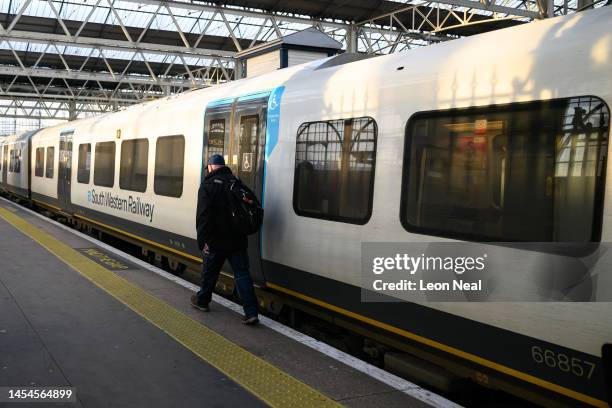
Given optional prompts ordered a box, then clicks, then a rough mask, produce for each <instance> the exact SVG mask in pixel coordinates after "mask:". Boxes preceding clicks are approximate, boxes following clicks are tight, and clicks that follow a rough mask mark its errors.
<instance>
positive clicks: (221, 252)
mask: <svg viewBox="0 0 612 408" xmlns="http://www.w3.org/2000/svg"><path fill="white" fill-rule="evenodd" d="M207 169H208V174H207V175H206V177H205V178H204V182H203V183H202V184H201V185H200V189H199V191H198V208H197V218H196V227H197V231H198V246H199V248H200V249H201V250H202V252H203V254H204V266H203V270H202V287H201V289H200V291H199V292H198V293H197V295H193V296H192V297H191V304H192V305H193V307H195V308H197V309H200V310H202V311H205V312H208V311H209V310H210V309H209V304H210V301H211V299H212V293H213V289H214V288H215V285H216V284H217V280H218V279H219V273H220V272H221V268H222V267H223V263H224V262H225V260H228V261H229V263H230V265H231V266H232V269H233V271H234V282H235V284H236V289H237V290H238V295H239V296H240V299H241V300H242V306H243V308H244V318H243V319H242V322H243V323H244V324H247V325H255V324H257V323H259V319H258V317H257V298H256V296H255V290H254V289H253V281H252V279H251V274H250V272H249V257H248V255H247V252H246V249H247V242H248V241H247V236H246V235H244V234H242V233H239V232H236V231H234V230H233V229H232V228H231V218H230V217H231V216H232V215H231V212H230V208H229V206H230V203H229V199H228V194H227V192H226V188H227V185H228V183H229V182H231V181H232V180H233V179H234V175H233V174H232V170H231V169H230V168H229V167H227V166H226V165H225V160H224V159H223V156H220V155H218V154H215V155H212V156H211V157H210V159H209V160H208V164H207Z"/></svg>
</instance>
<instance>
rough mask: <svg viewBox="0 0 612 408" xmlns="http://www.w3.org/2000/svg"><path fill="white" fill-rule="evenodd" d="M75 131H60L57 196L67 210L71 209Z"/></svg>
mask: <svg viewBox="0 0 612 408" xmlns="http://www.w3.org/2000/svg"><path fill="white" fill-rule="evenodd" d="M73 135H74V131H65V132H62V133H60V144H59V168H58V173H57V198H58V200H59V202H60V205H61V207H62V208H63V209H65V210H71V208H70V207H71V199H70V191H71V177H72V136H73Z"/></svg>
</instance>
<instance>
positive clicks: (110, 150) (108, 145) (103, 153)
mask: <svg viewBox="0 0 612 408" xmlns="http://www.w3.org/2000/svg"><path fill="white" fill-rule="evenodd" d="M94 184H95V185H96V186H101V187H112V186H113V185H114V184H115V142H102V143H96V151H95V157H94Z"/></svg>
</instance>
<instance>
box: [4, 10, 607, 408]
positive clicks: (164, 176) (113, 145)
mask: <svg viewBox="0 0 612 408" xmlns="http://www.w3.org/2000/svg"><path fill="white" fill-rule="evenodd" d="M610 27H612V7H607V6H606V7H601V8H598V9H595V10H588V11H584V12H580V13H576V14H573V15H568V16H562V17H556V18H551V19H546V20H543V21H538V22H533V23H529V24H525V25H520V26H516V27H512V28H507V29H503V30H499V31H495V32H490V33H485V34H480V35H477V36H472V37H466V38H461V39H456V40H453V41H449V42H443V43H439V44H436V45H432V46H428V47H423V48H418V49H412V50H408V51H405V52H401V53H397V54H391V55H385V56H377V57H375V58H364V59H358V58H346V56H343V55H339V56H333V57H329V58H325V59H322V60H318V61H312V62H308V63H305V64H302V65H298V66H293V67H289V68H285V69H282V70H277V71H274V72H271V73H268V74H263V75H260V76H256V77H253V78H245V79H241V80H237V81H232V82H228V83H225V84H222V85H218V86H214V87H210V88H205V89H197V90H192V91H189V92H185V93H182V94H177V95H172V96H168V97H164V98H161V99H157V100H151V101H147V102H144V103H141V104H138V105H133V106H131V107H128V108H125V109H123V110H120V111H117V112H113V113H106V114H102V115H100V116H96V117H91V118H85V119H79V120H74V121H70V122H66V123H63V124H60V125H57V126H52V127H47V128H43V129H40V130H37V131H32V132H26V133H23V134H19V135H15V136H9V137H5V138H2V139H0V154H1V155H2V156H1V160H0V166H1V175H2V176H1V180H0V188H1V189H2V190H3V191H4V192H5V193H6V194H10V195H12V196H15V197H18V198H19V199H21V200H25V201H28V202H31V203H33V204H34V205H37V206H40V207H41V208H45V209H47V210H48V211H50V212H54V213H56V214H61V215H62V217H64V218H65V219H68V220H70V221H71V222H73V223H78V224H79V225H90V226H94V227H95V228H99V229H101V230H104V231H106V232H108V233H110V234H114V235H116V236H118V237H123V238H125V239H127V240H129V241H130V242H135V243H140V244H141V245H142V246H143V248H148V249H149V250H151V251H159V253H163V254H165V255H167V256H168V258H169V259H171V260H172V261H173V262H174V265H175V266H176V267H179V266H180V265H186V264H189V263H192V264H199V263H201V261H202V256H201V253H200V250H199V248H198V246H197V242H196V230H195V213H196V202H197V191H198V187H199V185H200V183H201V181H202V178H203V175H204V172H205V166H203V163H206V159H207V157H209V156H210V155H212V154H214V153H218V154H221V155H223V156H224V157H225V159H226V162H227V165H228V166H230V167H231V168H232V170H233V172H234V173H235V174H236V175H238V176H239V177H240V178H241V179H242V180H243V182H244V183H245V184H247V185H248V186H249V187H251V189H252V190H253V191H255V193H256V194H257V195H258V196H259V197H260V199H261V202H262V205H263V207H264V209H265V218H264V223H263V226H262V229H261V231H260V233H259V234H254V235H252V236H250V237H249V250H248V251H249V257H250V262H251V266H252V268H251V269H252V270H251V273H252V275H253V278H254V281H255V282H256V283H257V284H258V285H260V286H261V287H262V288H264V289H265V290H268V291H270V292H272V293H276V294H279V295H282V296H286V297H288V298H292V299H298V300H299V301H301V302H305V303H307V304H310V305H312V306H313V307H317V308H320V309H322V310H326V311H328V312H329V313H333V314H335V315H339V316H342V317H343V318H345V319H348V320H350V321H355V322H359V323H360V324H363V325H365V326H367V327H369V328H371V330H372V331H374V332H377V333H381V332H382V333H385V334H387V335H389V336H392V338H393V339H394V342H395V343H396V344H406V345H409V346H410V347H412V348H413V349H419V350H422V351H423V354H422V356H423V358H425V359H429V360H430V361H431V362H434V363H436V362H440V361H446V362H449V363H448V364H449V367H457V366H462V367H469V368H471V370H472V371H470V372H473V373H476V374H475V376H476V377H475V379H476V380H477V381H479V382H480V383H483V384H485V385H490V386H500V384H511V385H508V386H507V387H506V389H508V390H510V391H511V392H515V393H518V394H521V393H523V392H524V391H522V390H525V389H528V390H531V391H533V390H535V393H536V394H538V393H541V394H542V395H552V396H553V397H552V399H549V400H547V401H554V400H556V401H558V402H559V401H565V402H566V403H567V404H568V405H572V404H588V405H593V406H600V407H604V406H609V404H610V399H609V398H610V394H607V392H609V391H610V388H611V387H612V386H611V385H610V384H611V383H610V377H611V376H612V372H611V364H612V361H611V360H610V359H611V357H610V356H611V355H612V352H611V351H610V347H611V346H610V344H611V343H612V303H610V302H609V299H608V301H606V299H607V298H606V297H605V296H604V295H605V293H609V291H610V289H611V288H612V282H611V281H610V278H608V277H607V274H606V273H605V271H600V273H599V274H598V276H597V277H596V280H597V282H596V283H594V282H593V281H592V279H591V281H590V283H589V285H590V286H589V287H590V289H589V294H588V296H587V297H581V296H582V295H580V296H578V297H575V298H572V296H571V294H570V295H567V294H566V295H567V296H566V297H564V295H563V294H561V295H560V297H559V298H558V299H557V301H540V300H541V299H532V301H529V302H519V301H500V302H486V303H482V302H471V301H431V299H427V298H424V299H420V300H419V299H416V300H414V301H404V300H398V299H395V300H396V301H389V302H387V301H374V302H366V301H363V299H362V295H363V290H364V289H367V288H364V287H363V283H362V273H361V271H362V264H361V262H362V245H363V243H426V242H485V243H486V245H488V246H490V247H492V248H496V249H493V250H497V251H498V252H499V251H502V252H503V251H506V252H507V253H513V254H514V255H515V256H516V259H517V263H516V264H517V266H516V270H513V267H512V266H510V267H508V269H507V270H506V272H507V273H508V274H513V273H516V274H523V275H525V276H526V277H529V276H531V274H537V273H538V271H536V270H535V269H536V268H537V265H539V263H538V257H539V254H538V252H537V251H535V252H534V251H532V250H529V251H526V250H524V249H521V248H520V247H513V246H512V244H510V245H506V244H504V245H496V243H513V242H541V243H553V244H554V243H562V242H566V241H571V242H582V243H591V244H593V243H595V244H597V245H605V244H606V243H607V242H610V241H612V201H611V197H612V184H611V183H607V180H612V174H611V173H610V172H611V171H612V170H611V169H610V168H608V167H607V156H608V153H609V143H608V140H609V139H608V138H609V129H610V110H609V107H610V105H611V104H612V31H611V30H610ZM355 59H357V60H355ZM544 252H546V251H544ZM542 256H547V257H551V256H552V257H556V256H558V257H560V259H561V260H564V259H567V256H569V255H561V254H556V255H555V254H553V255H551V254H550V253H548V252H547V253H546V254H544V255H542ZM563 262H564V261H563ZM519 269H520V270H519ZM591 278H592V277H591ZM571 300H575V301H571ZM576 300H577V301H576ZM458 371H460V370H458ZM494 379H497V380H494Z"/></svg>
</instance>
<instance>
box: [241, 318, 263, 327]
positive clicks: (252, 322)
mask: <svg viewBox="0 0 612 408" xmlns="http://www.w3.org/2000/svg"><path fill="white" fill-rule="evenodd" d="M257 323H259V318H258V317H257V316H251V317H243V318H242V324H246V325H247V326H255V325H256V324H257Z"/></svg>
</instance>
